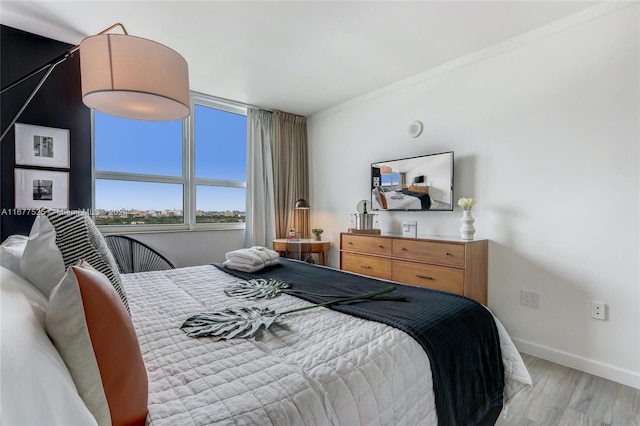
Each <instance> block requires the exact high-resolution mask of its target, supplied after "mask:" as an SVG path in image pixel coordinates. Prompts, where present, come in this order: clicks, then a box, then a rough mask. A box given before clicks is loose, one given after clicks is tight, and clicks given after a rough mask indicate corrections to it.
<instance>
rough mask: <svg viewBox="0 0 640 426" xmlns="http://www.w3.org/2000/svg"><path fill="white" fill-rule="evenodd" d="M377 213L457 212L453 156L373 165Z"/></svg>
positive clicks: (372, 192) (437, 155) (372, 186)
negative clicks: (454, 209)
mask: <svg viewBox="0 0 640 426" xmlns="http://www.w3.org/2000/svg"><path fill="white" fill-rule="evenodd" d="M371 205H372V207H373V210H414V211H415V210H417V211H420V210H431V211H434V210H436V211H438V210H439V211H442V210H444V211H452V210H453V152H452V151H451V152H442V153H438V154H429V155H422V156H419V157H412V158H404V159H400V160H389V161H380V162H377V163H373V164H371Z"/></svg>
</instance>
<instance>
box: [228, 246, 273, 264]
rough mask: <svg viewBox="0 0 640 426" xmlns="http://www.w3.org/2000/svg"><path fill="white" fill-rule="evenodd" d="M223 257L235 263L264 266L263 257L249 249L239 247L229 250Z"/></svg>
mask: <svg viewBox="0 0 640 426" xmlns="http://www.w3.org/2000/svg"><path fill="white" fill-rule="evenodd" d="M225 257H226V258H227V260H232V261H234V262H236V263H244V264H246V265H250V266H256V265H262V266H264V264H265V261H264V259H263V258H262V257H260V256H259V255H257V254H256V253H255V252H254V251H253V250H250V249H239V250H234V251H230V252H229V253H227V254H225Z"/></svg>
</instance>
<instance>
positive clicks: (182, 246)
mask: <svg viewBox="0 0 640 426" xmlns="http://www.w3.org/2000/svg"><path fill="white" fill-rule="evenodd" d="M130 236H131V237H132V238H135V239H136V240H138V241H141V242H143V243H145V244H147V245H148V246H150V247H151V248H154V249H156V250H158V251H159V252H160V253H162V254H163V255H164V256H165V257H166V258H167V259H169V260H170V261H171V262H172V263H173V264H174V265H175V266H176V267H178V268H181V267H185V266H196V265H207V264H210V263H220V262H224V260H225V257H224V254H225V253H226V252H228V251H231V250H236V249H239V248H241V247H244V229H242V230H230V231H191V232H161V233H136V234H131V235H130Z"/></svg>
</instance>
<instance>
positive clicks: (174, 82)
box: [80, 34, 190, 121]
mask: <svg viewBox="0 0 640 426" xmlns="http://www.w3.org/2000/svg"><path fill="white" fill-rule="evenodd" d="M80 72H81V75H82V101H83V102H84V103H85V105H87V106H88V107H90V108H93V109H96V110H98V111H101V112H104V113H106V114H110V115H115V116H118V117H125V118H133V119H137V120H148V121H169V120H180V119H183V118H185V117H187V116H189V114H190V97H189V70H188V66H187V62H186V61H185V60H184V58H183V57H182V56H180V54H178V53H177V52H176V51H174V50H173V49H170V48H168V47H166V46H164V45H162V44H160V43H156V42H154V41H151V40H147V39H144V38H140V37H134V36H130V35H124V34H99V35H96V36H92V37H87V38H85V39H84V40H83V41H82V42H81V43H80Z"/></svg>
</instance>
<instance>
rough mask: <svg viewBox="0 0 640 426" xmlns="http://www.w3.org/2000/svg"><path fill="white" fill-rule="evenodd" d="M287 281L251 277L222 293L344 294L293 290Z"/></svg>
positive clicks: (255, 295)
mask: <svg viewBox="0 0 640 426" xmlns="http://www.w3.org/2000/svg"><path fill="white" fill-rule="evenodd" d="M291 287H292V285H291V283H290V282H288V281H282V280H277V279H275V278H268V279H265V278H253V279H250V280H247V281H234V282H233V284H232V285H230V286H227V287H226V288H225V289H224V293H225V294H226V295H227V296H229V297H242V298H245V299H272V298H274V297H278V296H280V295H281V294H282V293H288V294H307V295H310V296H320V297H333V298H342V297H344V294H325V293H314V292H311V291H305V290H294V289H293V288H291ZM369 299H374V300H396V301H406V300H407V299H406V297H404V296H386V295H379V296H373V297H369Z"/></svg>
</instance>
